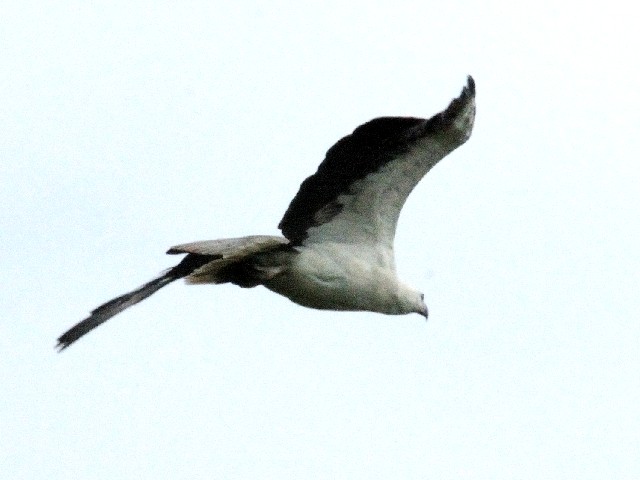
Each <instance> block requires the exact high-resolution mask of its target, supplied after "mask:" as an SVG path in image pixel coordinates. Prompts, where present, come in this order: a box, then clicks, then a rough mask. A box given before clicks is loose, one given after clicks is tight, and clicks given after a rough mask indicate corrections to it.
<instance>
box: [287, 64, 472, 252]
mask: <svg viewBox="0 0 640 480" xmlns="http://www.w3.org/2000/svg"><path fill="white" fill-rule="evenodd" d="M474 117H475V84H474V81H473V78H471V77H470V76H469V77H468V79H467V85H466V86H465V87H464V88H463V89H462V93H461V94H460V96H459V97H458V98H456V99H454V100H452V101H451V103H450V104H449V106H448V107H447V109H446V110H444V111H443V112H441V113H438V114H437V115H434V116H433V117H431V118H430V119H427V120H425V119H422V118H408V117H382V118H376V119H374V120H371V121H370V122H368V123H365V124H364V125H361V126H359V127H358V128H356V129H355V130H354V132H353V133H352V134H351V135H348V136H346V137H344V138H342V139H341V140H339V141H338V143H336V144H335V145H334V146H333V147H331V148H330V149H329V151H328V152H327V155H326V157H325V159H324V161H323V162H322V163H321V164H320V166H319V167H318V171H317V172H316V173H315V174H313V175H312V176H310V177H308V178H307V179H306V180H305V181H304V182H302V184H301V185H300V190H299V191H298V193H297V194H296V196H295V197H294V199H293V200H292V201H291V204H290V205H289V208H288V209H287V211H286V212H285V214H284V217H283V218H282V220H281V221H280V224H279V225H278V228H280V229H281V230H282V233H283V234H284V236H285V237H286V238H287V239H289V240H290V241H291V242H292V244H294V245H300V244H309V243H321V242H336V243H341V244H357V245H358V246H359V247H360V248H366V247H370V248H376V249H379V250H385V249H386V250H387V251H390V252H392V249H393V238H394V236H395V230H396V224H397V222H398V217H399V215H400V210H401V209H402V206H403V205H404V203H405V200H406V199H407V197H408V196H409V194H410V193H411V191H412V190H413V188H414V187H415V186H416V185H417V183H418V182H419V181H420V179H421V178H422V177H423V176H424V175H425V174H426V173H427V172H428V171H429V170H430V169H431V167H433V166H434V165H435V164H436V163H438V162H439V161H440V160H441V159H442V158H444V157H445V156H446V155H447V154H448V153H450V152H451V151H453V150H454V149H456V148H457V147H459V146H460V145H462V144H463V143H464V142H466V141H467V139H468V138H469V137H470V136H471V130H472V128H473V121H474Z"/></svg>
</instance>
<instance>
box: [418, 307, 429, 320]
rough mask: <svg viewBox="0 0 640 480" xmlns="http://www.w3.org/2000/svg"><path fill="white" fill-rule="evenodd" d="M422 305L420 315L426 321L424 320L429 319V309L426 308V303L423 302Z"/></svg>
mask: <svg viewBox="0 0 640 480" xmlns="http://www.w3.org/2000/svg"><path fill="white" fill-rule="evenodd" d="M423 306H424V308H423V309H422V311H421V312H420V315H422V316H423V317H424V319H425V321H426V320H429V309H428V308H427V305H426V304H424V305H423Z"/></svg>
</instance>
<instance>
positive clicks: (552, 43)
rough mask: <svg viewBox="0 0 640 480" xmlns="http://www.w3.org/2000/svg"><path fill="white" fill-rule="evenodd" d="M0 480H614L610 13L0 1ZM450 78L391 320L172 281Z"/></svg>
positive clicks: (633, 308)
mask: <svg viewBox="0 0 640 480" xmlns="http://www.w3.org/2000/svg"><path fill="white" fill-rule="evenodd" d="M0 17H1V18H2V20H1V23H2V26H1V27H0V44H1V45H2V48H1V49H0V71H1V72H2V74H1V75H0V97H1V104H2V106H1V108H0V132H1V133H0V157H1V158H0V179H1V184H0V185H1V186H0V204H1V205H2V208H1V209H0V235H1V238H2V247H3V252H4V253H3V260H2V263H1V268H0V281H1V284H2V289H1V290H0V313H1V320H0V329H1V330H0V349H1V351H2V352H3V354H2V362H0V384H1V385H2V394H1V395H0V465H1V467H0V470H1V471H2V477H3V478H7V479H42V478H47V479H48V480H58V479H71V478H77V479H81V478H86V479H96V480H99V479H109V480H118V479H129V478H136V479H159V478H162V479H194V478H238V479H244V478H260V479H282V478H319V479H324V478H327V479H330V478H346V479H359V478H362V479H372V478H380V479H389V478H398V479H400V478H401V479H424V478H438V479H461V478H463V479H464V478H469V479H550V478H563V479H567V478H580V479H603V478H616V479H623V478H629V479H631V478H639V477H640V373H639V371H640V348H639V347H640V345H639V343H640V322H639V318H638V317H639V316H640V315H639V312H640V301H639V299H638V285H639V280H640V279H639V274H638V271H639V270H640V247H639V243H640V242H639V240H640V220H639V215H638V205H640V189H639V188H638V185H640V169H639V167H638V165H639V164H640V136H639V135H638V127H639V126H640V94H639V92H640V87H639V83H640V61H639V57H638V54H637V47H638V45H640V34H639V33H638V29H637V22H636V19H637V12H636V11H635V8H634V6H633V4H632V3H631V2H622V1H615V0H614V1H607V2H590V1H586V2H584V1H582V2H556V1H553V2H552V1H536V2H526V3H524V2H523V3H520V2H507V1H483V2H469V1H447V2H417V1H416V2H403V1H398V0H396V1H393V2H371V1H368V2H333V1H327V2H314V3H309V2H295V3H294V2H200V3H198V2H181V3H179V2H176V3H172V2H171V3H169V2H135V1H134V2H103V3H98V2H80V1H78V2H41V1H38V2H5V3H4V4H3V6H2V7H1V8H0ZM467 74H472V75H473V76H474V78H475V80H476V84H477V92H478V93H477V117H476V126H475V130H474V133H473V136H472V137H471V140H470V141H469V142H468V143H467V144H465V145H464V146H463V147H461V148H460V149H459V150H457V151H455V152H454V153H453V154H452V155H450V156H449V157H447V158H446V159H445V160H444V161H443V162H442V163H440V164H439V165H438V166H437V167H436V168H434V169H433V170H432V171H431V172H430V173H429V175H428V176H427V177H426V178H425V179H424V180H423V181H422V182H421V183H420V185H419V186H418V188H417V189H416V190H415V191H414V192H413V194H412V196H411V197H410V198H409V201H408V202H407V205H406V207H405V209H404V211H403V214H402V216H401V218H400V224H399V229H398V235H397V238H396V256H397V263H398V269H399V272H400V275H401V277H402V278H404V279H405V280H406V281H407V282H408V283H410V284H412V285H414V286H416V287H417V288H419V289H421V290H423V291H424V292H425V296H426V301H427V304H428V305H429V309H430V313H431V316H430V319H429V322H428V323H426V324H425V322H424V319H423V318H422V317H420V316H418V315H410V316H404V317H389V316H384V315H378V314H373V313H335V312H320V311H312V310H307V309H303V308H302V307H299V306H296V305H294V304H292V303H290V302H289V301H288V300H287V299H286V298H283V297H279V296H276V295H274V294H272V293H270V292H268V291H267V290H266V289H263V288H255V289H251V290H242V289H239V288H237V287H233V286H221V287H214V286H204V287H187V286H185V285H184V284H182V283H176V284H174V285H171V286H170V287H168V288H166V289H164V290H162V291H161V292H159V293H158V294H156V295H155V296H154V297H152V298H150V299H149V300H148V301H146V302H144V303H143V304H141V305H139V306H136V307H134V308H132V309H131V310H128V311H127V312H126V313H124V314H122V315H120V316H118V317H116V318H115V319H113V320H111V321H110V322H108V323H107V324H105V325H104V326H102V327H100V328H99V329H97V330H95V331H94V332H92V333H91V334H90V335H88V336H87V337H86V338H83V339H82V340H81V341H80V342H78V343H77V344H75V345H73V347H71V348H70V349H68V350H67V351H65V352H64V353H63V354H57V353H55V350H54V345H55V339H56V338H57V336H59V335H60V334H61V333H62V332H64V331H65V330H66V329H67V328H68V327H70V326H71V325H73V324H74V323H75V322H77V321H79V320H81V319H83V318H84V317H85V316H86V315H87V313H88V312H89V311H90V310H91V309H92V308H94V307H96V306H97V305H99V304H100V303H102V302H104V301H106V300H108V299H110V298H112V297H114V296H116V295H119V294H121V293H124V292H125V291H128V290H130V289H132V288H134V287H137V286H138V285H139V284H141V283H143V282H145V281H147V280H148V279H150V278H152V277H153V276H155V275H156V274H157V273H158V272H160V271H162V270H163V269H165V268H167V267H170V266H172V265H173V264H174V263H175V261H176V258H175V257H165V255H164V251H165V250H166V249H167V248H168V247H170V246H172V245H175V244H179V243H183V242H188V241H194V240H203V239H213V238H222V237H233V236H241V235H247V234H276V233H278V231H277V229H276V226H277V224H278V221H279V220H280V218H281V216H282V214H283V213H284V211H285V209H286V207H287V205H288V203H289V201H290V200H291V198H292V197H293V195H294V194H295V193H296V191H297V189H298V186H299V184H300V182H301V181H302V180H303V179H304V178H305V177H306V176H308V175H310V174H311V173H313V172H314V171H315V169H316V167H317V165H318V164H319V163H320V161H321V160H322V159H323V157H324V153H325V152H326V150H327V149H328V148H329V147H330V146H331V145H332V144H333V143H334V142H335V141H336V140H338V139H339V138H340V137H342V136H344V135H346V134H348V133H350V132H351V131H352V130H353V129H354V128H355V127H356V126H357V125H359V124H361V123H363V122H365V121H367V120H369V119H371V118H373V117H376V116H381V115H408V116H423V117H428V116H431V115H433V114H434V113H436V112H438V111H440V110H441V109H442V108H444V107H445V106H446V105H447V103H448V102H449V101H450V99H451V98H453V97H454V96H456V95H458V93H459V91H460V89H461V88H462V86H463V85H464V83H465V77H466V75H467Z"/></svg>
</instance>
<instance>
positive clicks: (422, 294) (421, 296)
mask: <svg viewBox="0 0 640 480" xmlns="http://www.w3.org/2000/svg"><path fill="white" fill-rule="evenodd" d="M420 300H422V301H423V302H424V293H421V294H420Z"/></svg>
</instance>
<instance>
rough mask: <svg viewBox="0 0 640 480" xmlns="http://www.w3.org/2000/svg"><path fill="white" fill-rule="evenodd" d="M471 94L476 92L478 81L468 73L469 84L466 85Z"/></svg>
mask: <svg viewBox="0 0 640 480" xmlns="http://www.w3.org/2000/svg"><path fill="white" fill-rule="evenodd" d="M465 90H467V91H468V92H469V93H470V94H471V95H475V94H476V81H475V80H474V79H473V77H472V76H471V75H467V86H466V87H465Z"/></svg>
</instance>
